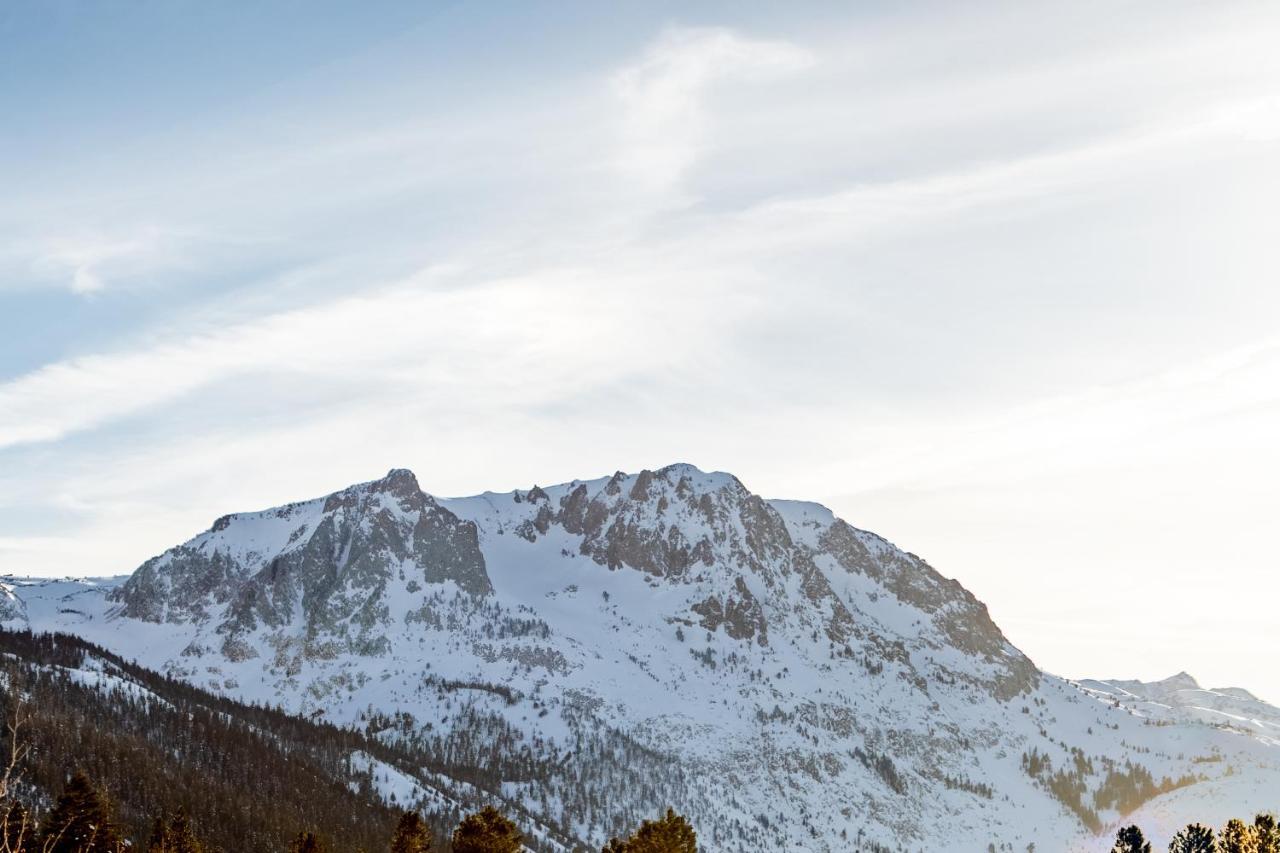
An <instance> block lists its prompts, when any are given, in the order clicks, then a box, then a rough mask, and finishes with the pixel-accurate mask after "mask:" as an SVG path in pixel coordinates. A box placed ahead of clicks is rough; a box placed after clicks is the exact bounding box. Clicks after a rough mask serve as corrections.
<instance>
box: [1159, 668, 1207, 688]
mask: <svg viewBox="0 0 1280 853" xmlns="http://www.w3.org/2000/svg"><path fill="white" fill-rule="evenodd" d="M1156 684H1158V685H1160V686H1161V687H1168V688H1170V689H1171V690H1199V689H1200V683H1199V682H1198V681H1196V680H1195V679H1194V678H1193V677H1192V676H1191V674H1190V673H1188V672H1186V671H1185V670H1184V671H1182V672H1179V673H1178V674H1177V675H1171V676H1169V677H1168V678H1165V679H1162V680H1160V681H1157V682H1156Z"/></svg>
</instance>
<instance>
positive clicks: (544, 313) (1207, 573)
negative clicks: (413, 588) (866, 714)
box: [0, 0, 1280, 701]
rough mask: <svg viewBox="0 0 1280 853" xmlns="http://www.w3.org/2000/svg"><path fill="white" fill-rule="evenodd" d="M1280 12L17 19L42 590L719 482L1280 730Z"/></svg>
mask: <svg viewBox="0 0 1280 853" xmlns="http://www.w3.org/2000/svg"><path fill="white" fill-rule="evenodd" d="M1278 28H1280V5H1276V4H1271V3H1256V2H1247V3H1246V2H1221V3H1203V2H1194V3H1193V2H1179V1H1178V0H1174V1H1173V2H1133V3H1114V2H1106V3H1095V2H1080V3H1070V4H1063V3H1047V4H1042V3H1035V2H1032V3H1019V4H1010V3H976V2H961V3H951V2H948V3H913V4H897V3H872V2H868V3H860V4H848V3H839V4H834V3H833V4H820V3H813V4H763V3H762V4H756V3H723V4H720V3H702V4H685V3H661V2H652V3H635V4H592V3H576V2H557V3H526V4H501V3H499V4H464V3H449V2H441V3H434V4H423V3H416V2H415V3H404V4H397V3H382V4H376V8H375V7H371V6H369V5H368V4H353V3H337V2H325V1H324V0H318V1H317V0H308V2H301V0H298V2H268V3H240V2H231V3H218V4H209V3H194V2H170V3H160V2H142V3H134V2H129V3H126V2H96V3H78V2H71V0H55V2H23V0H19V2H16V3H6V4H3V5H2V6H0V117H2V118H0V573H3V572H9V573H14V574H18V575H103V574H120V573H125V572H128V571H131V570H132V569H133V568H135V567H136V566H137V565H139V564H140V563H141V562H142V561H144V560H145V559H147V558H148V557H150V556H152V555H154V554H157V553H159V552H161V551H163V550H165V549H166V548H168V547H170V546H172V545H174V544H176V543H178V542H181V541H184V540H185V539H187V538H189V537H190V536H192V535H194V534H196V533H197V532H199V531H201V530H203V529H205V528H207V527H208V525H209V524H210V522H211V521H212V519H214V518H215V517H217V516H219V515H222V514H224V513H226V512H230V511H239V510H249V509H257V508H263V507H267V506H273V505H276V504H279V503H283V502H286V501H290V500H298V499H302V498H307V497H312V496H316V495H321V494H326V493H328V492H331V491H334V490H335V489H338V488H341V487H343V486H346V485H348V484H350V483H354V482H360V481H365V480H369V479H373V478H375V477H378V476H381V475H382V474H383V473H384V472H385V471H386V470H388V469H389V468H392V467H407V468H411V469H413V470H414V471H415V472H416V473H417V475H418V479H419V481H420V483H421V484H422V485H423V488H425V489H426V490H428V491H431V492H433V493H435V494H439V495H460V494H471V493H476V492H479V491H483V490H486V489H493V490H509V489H513V488H528V487H529V486H531V485H533V484H534V483H541V484H547V483H554V482H562V481H566V480H570V479H574V478H586V477H594V476H600V475H604V474H609V473H612V472H613V471H615V470H624V471H635V470H639V469H641V468H645V467H649V468H654V467H659V466H662V465H665V464H668V463H671V462H676V461H683V462H690V463H693V464H695V465H698V466H699V467H701V468H704V469H708V470H725V471H730V472H733V473H734V474H736V475H737V476H738V477H739V478H740V479H742V480H743V482H744V483H745V484H746V485H747V486H748V487H749V488H751V489H752V490H753V491H755V492H758V493H760V494H763V495H765V496H768V497H787V498H797V499H808V500H817V501H820V502H822V503H825V504H827V505H828V506H830V507H831V508H832V509H834V510H835V511H836V512H837V514H839V515H841V516H842V517H844V518H846V519H847V520H849V521H850V522H851V523H853V524H855V525H857V526H859V527H863V528H866V529H870V530H874V531H876V532H878V533H880V534H882V535H885V536H887V537H888V538H890V539H891V540H893V541H894V542H896V543H897V544H899V545H900V546H902V547H904V548H906V549H907V550H910V551H912V552H914V553H917V554H920V555H921V556H923V557H925V558H926V559H928V560H929V561H930V562H931V563H932V564H933V565H934V566H935V567H937V568H938V569H939V571H941V572H942V573H943V574H944V575H947V576H948V577H955V578H958V579H959V580H960V581H961V582H962V583H964V584H965V585H966V586H967V587H968V588H969V589H971V590H972V591H973V592H974V593H975V594H976V595H977V596H978V597H979V598H981V599H982V600H983V601H985V602H986V603H987V604H988V605H989V607H990V609H991V612H992V615H993V617H994V618H995V620H996V621H997V623H998V624H999V625H1001V626H1002V627H1003V628H1004V630H1005V632H1006V634H1007V635H1008V636H1009V637H1010V639H1011V640H1013V642H1014V643H1015V644H1017V645H1018V646H1019V647H1020V648H1022V649H1023V650H1024V651H1026V652H1027V653H1028V654H1029V655H1030V656H1031V657H1032V658H1033V659H1034V660H1035V661H1036V662H1037V663H1038V664H1040V665H1041V666H1042V667H1043V668H1046V669H1048V670H1049V671H1052V672H1055V673H1059V674H1062V675H1066V676H1070V677H1138V678H1144V679H1153V678H1162V677H1166V676H1168V675H1171V674H1173V673H1175V672H1178V671H1180V670H1186V671H1189V672H1191V673H1192V674H1193V675H1195V676H1196V677H1197V678H1199V679H1200V681H1201V682H1202V683H1203V684H1205V685H1206V686H1228V685H1239V686H1244V687H1247V688H1250V689H1252V690H1254V692H1256V693H1258V694H1260V695H1262V696H1264V697H1266V698H1270V699H1272V700H1273V701H1280V670H1277V669H1276V667H1275V654H1276V651H1277V646H1278V645H1280V619H1278V618H1277V615H1276V614H1277V612H1280V571H1277V570H1278V569H1280V565H1278V561H1277V557H1276V554H1277V548H1276V543H1275V541H1274V540H1275V536H1274V534H1275V531H1276V530H1277V529H1278V528H1277V522H1276V510H1277V508H1280V441H1277V436H1280V322H1278V321H1280V278H1278V276H1277V273H1278V272H1280V263H1278V262H1280V239H1277V236H1276V235H1277V225H1278V224H1280V52H1277V51H1276V50H1275V49H1274V46H1275V43H1276V37H1277V32H1278Z"/></svg>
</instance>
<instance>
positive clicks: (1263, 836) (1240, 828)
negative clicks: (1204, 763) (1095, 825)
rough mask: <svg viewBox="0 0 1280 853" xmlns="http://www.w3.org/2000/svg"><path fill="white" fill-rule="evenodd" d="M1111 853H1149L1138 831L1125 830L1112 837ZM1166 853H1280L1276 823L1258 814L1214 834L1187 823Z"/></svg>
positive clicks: (1279, 826)
mask: <svg viewBox="0 0 1280 853" xmlns="http://www.w3.org/2000/svg"><path fill="white" fill-rule="evenodd" d="M1111 853H1151V842H1149V841H1147V839H1146V836H1144V835H1143V834H1142V829H1141V828H1139V827H1137V826H1126V827H1124V828H1123V829H1121V830H1120V831H1119V832H1118V833H1116V843H1115V845H1114V846H1113V847H1112V848H1111ZM1169 853H1280V823H1278V822H1277V820H1276V817H1275V815H1272V814H1260V815H1258V816H1257V817H1255V818H1254V819H1253V822H1252V823H1249V822H1246V821H1243V820H1240V819H1239V818H1232V819H1231V820H1229V821H1227V822H1226V824H1225V825H1223V827H1222V828H1221V829H1220V830H1218V831H1217V832H1215V831H1214V830H1213V828H1212V827H1209V826H1205V825H1204V824H1202V823H1190V824H1187V825H1186V826H1185V827H1183V828H1182V829H1180V830H1178V832H1177V834H1176V835H1174V836H1173V839H1172V840H1171V841H1170V842H1169Z"/></svg>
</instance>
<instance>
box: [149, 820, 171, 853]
mask: <svg viewBox="0 0 1280 853" xmlns="http://www.w3.org/2000/svg"><path fill="white" fill-rule="evenodd" d="M147 853H169V828H168V827H167V826H165V825H164V818H161V817H157V818H156V819H155V821H153V822H152V824H151V837H150V838H149V839H148V840H147Z"/></svg>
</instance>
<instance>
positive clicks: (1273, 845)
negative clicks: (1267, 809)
mask: <svg viewBox="0 0 1280 853" xmlns="http://www.w3.org/2000/svg"><path fill="white" fill-rule="evenodd" d="M1253 829H1254V832H1255V833H1256V834H1257V836H1258V853H1280V823H1277V822H1276V816H1275V815H1273V814H1260V815H1258V816H1257V817H1256V818H1254V819H1253Z"/></svg>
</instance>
